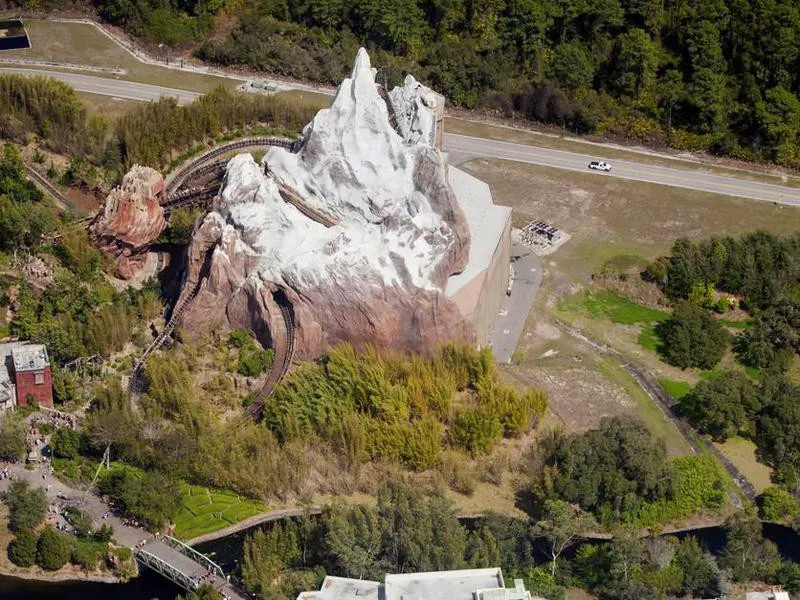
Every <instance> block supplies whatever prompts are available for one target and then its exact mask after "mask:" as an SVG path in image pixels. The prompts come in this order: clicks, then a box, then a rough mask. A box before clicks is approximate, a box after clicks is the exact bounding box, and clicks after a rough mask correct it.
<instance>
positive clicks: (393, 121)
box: [375, 83, 403, 136]
mask: <svg viewBox="0 0 800 600" xmlns="http://www.w3.org/2000/svg"><path fill="white" fill-rule="evenodd" d="M375 87H376V88H378V95H379V96H380V97H381V98H383V101H384V103H385V104H386V110H387V111H388V112H389V125H391V126H392V129H394V130H395V131H396V132H397V134H398V135H400V136H402V135H403V133H402V132H401V131H400V124H399V123H398V122H397V113H396V112H395V110H394V104H392V99H391V97H390V96H389V92H387V91H386V88H385V87H384V86H382V85H381V84H380V83H376V84H375Z"/></svg>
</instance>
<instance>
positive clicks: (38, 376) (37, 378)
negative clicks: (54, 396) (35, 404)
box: [33, 373, 44, 385]
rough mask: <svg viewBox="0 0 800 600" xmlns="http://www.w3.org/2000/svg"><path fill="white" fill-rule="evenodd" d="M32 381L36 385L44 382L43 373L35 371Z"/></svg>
mask: <svg viewBox="0 0 800 600" xmlns="http://www.w3.org/2000/svg"><path fill="white" fill-rule="evenodd" d="M33 382H34V383H35V384H36V385H42V384H43V383H44V373H36V374H35V375H34V379H33Z"/></svg>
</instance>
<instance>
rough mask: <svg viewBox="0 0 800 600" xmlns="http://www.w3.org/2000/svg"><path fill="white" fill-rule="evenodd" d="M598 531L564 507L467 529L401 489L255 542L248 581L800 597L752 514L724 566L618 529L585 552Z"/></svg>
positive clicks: (702, 553) (293, 586) (282, 585)
mask: <svg viewBox="0 0 800 600" xmlns="http://www.w3.org/2000/svg"><path fill="white" fill-rule="evenodd" d="M591 527H592V524H591V520H590V519H588V520H587V519H586V517H585V516H583V515H581V514H580V513H576V512H575V509H574V508H573V507H572V506H570V505H569V504H567V503H565V502H561V501H550V502H548V503H546V505H545V506H544V507H543V508H542V511H541V513H540V515H539V516H538V517H537V518H535V519H531V520H523V519H514V518H509V517H502V516H499V515H488V516H486V517H484V518H481V519H476V520H474V521H469V522H461V523H460V522H459V520H458V519H457V518H456V513H455V510H454V507H453V506H452V504H451V503H450V502H449V501H447V500H446V499H445V498H444V497H442V496H437V495H434V496H430V497H426V496H423V495H421V494H420V493H419V492H418V491H416V490H414V489H412V488H409V487H407V486H404V485H399V484H391V485H389V486H387V487H385V488H382V489H381V490H380V491H379V493H378V502H377V506H374V507H371V506H364V505H334V506H332V507H328V508H327V509H326V510H325V512H323V514H322V515H321V516H319V517H318V518H314V517H310V516H303V517H299V518H295V519H288V520H285V521H283V522H279V523H276V524H274V525H272V526H271V527H269V528H265V529H260V530H257V531H255V532H253V533H251V534H249V535H248V536H247V538H246V539H245V542H244V552H243V559H242V561H241V567H240V576H241V578H242V581H243V583H244V584H245V586H246V587H247V589H248V590H249V591H250V592H252V593H253V594H254V595H255V597H256V598H258V599H259V600H272V599H277V598H291V597H294V596H296V595H297V594H298V593H299V592H300V591H303V590H311V589H318V588H319V585H320V583H321V581H322V579H323V578H324V576H325V575H326V574H331V575H337V576H346V577H354V578H361V579H369V580H373V581H375V580H377V581H380V580H382V579H383V575H384V573H403V572H415V571H425V570H438V569H456V568H485V567H501V568H502V569H503V575H504V578H505V580H506V581H507V582H508V581H512V580H513V579H516V578H521V579H524V580H525V583H526V587H527V588H528V589H529V590H531V591H532V592H533V593H534V594H536V593H538V594H542V595H544V596H546V597H550V598H559V597H563V592H564V590H563V588H562V587H561V585H569V586H579V587H582V588H584V589H587V590H589V591H591V592H593V593H594V594H596V595H598V596H599V597H600V598H603V599H604V600H623V599H627V598H636V599H637V600H650V599H652V600H655V599H656V598H663V597H665V596H694V597H716V596H719V595H724V593H725V592H726V591H728V589H729V581H730V579H734V580H736V581H749V580H754V579H757V580H763V581H768V582H781V583H784V584H785V585H787V587H788V588H789V589H790V590H793V589H796V588H797V587H798V584H797V581H796V579H795V578H796V572H797V565H795V564H793V563H790V562H788V561H782V560H781V558H780V556H779V555H778V554H777V550H776V548H775V545H774V544H772V543H771V542H768V541H765V540H764V538H763V535H762V533H761V524H760V523H759V522H758V520H756V519H755V518H754V517H753V515H751V514H747V513H736V514H734V515H733V516H732V517H731V518H730V519H729V520H728V522H727V523H726V525H725V535H726V543H725V545H724V548H723V550H722V552H720V554H719V556H718V557H714V556H712V555H711V554H710V553H709V552H708V550H706V549H705V548H704V547H703V546H702V545H701V544H700V543H699V542H698V540H697V539H696V538H694V537H692V536H686V537H683V538H682V539H676V538H674V537H669V536H667V537H656V536H654V537H642V536H641V535H640V532H639V531H637V530H635V529H631V528H629V527H621V528H617V529H615V530H614V531H613V533H614V539H613V541H611V542H609V543H600V544H598V543H581V542H582V535H583V534H585V533H587V532H588V531H590V530H591ZM570 546H577V550H576V551H575V552H574V554H573V556H571V557H570V558H569V559H565V558H563V557H562V555H561V552H562V551H563V550H564V549H566V548H568V547H570ZM554 548H555V549H556V554H555V555H554V554H553V552H552V550H553V549H554ZM554 557H555V558H554Z"/></svg>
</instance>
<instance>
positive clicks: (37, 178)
mask: <svg viewBox="0 0 800 600" xmlns="http://www.w3.org/2000/svg"><path fill="white" fill-rule="evenodd" d="M25 170H26V171H27V172H28V177H29V178H30V179H31V180H32V181H33V182H34V183H35V184H36V185H38V186H39V187H40V188H42V189H44V191H46V192H47V193H48V194H50V195H51V196H52V197H53V198H54V199H55V201H56V202H57V203H58V204H60V205H61V208H62V209H64V210H69V201H68V200H67V199H66V198H65V197H64V195H63V194H62V193H61V192H60V191H59V190H58V188H56V186H54V185H53V184H52V183H51V182H50V180H49V179H47V177H44V176H43V175H41V174H40V173H39V172H38V171H37V170H36V169H34V168H33V167H31V166H30V165H25Z"/></svg>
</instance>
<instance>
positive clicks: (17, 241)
mask: <svg viewBox="0 0 800 600" xmlns="http://www.w3.org/2000/svg"><path fill="white" fill-rule="evenodd" d="M54 226H55V223H54V221H53V216H52V213H51V211H50V206H49V204H48V203H47V202H46V201H45V199H44V196H43V194H42V193H41V192H40V191H39V188H37V187H36V186H35V185H33V183H32V182H31V181H29V180H28V178H27V176H26V173H25V163H23V162H22V157H21V156H20V154H19V152H18V151H17V150H16V148H14V147H13V146H12V145H11V144H6V145H5V146H4V147H3V153H2V156H1V157H0V252H3V251H5V252H8V251H13V250H16V249H27V248H33V247H36V246H37V245H38V244H39V242H40V241H41V236H42V234H43V233H46V232H47V231H49V230H51V229H53V227H54ZM4 304H6V303H4Z"/></svg>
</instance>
